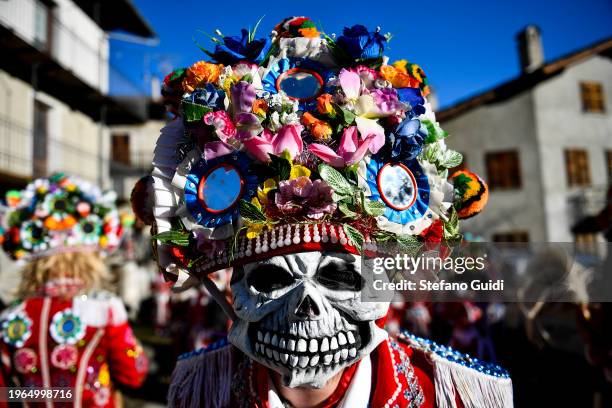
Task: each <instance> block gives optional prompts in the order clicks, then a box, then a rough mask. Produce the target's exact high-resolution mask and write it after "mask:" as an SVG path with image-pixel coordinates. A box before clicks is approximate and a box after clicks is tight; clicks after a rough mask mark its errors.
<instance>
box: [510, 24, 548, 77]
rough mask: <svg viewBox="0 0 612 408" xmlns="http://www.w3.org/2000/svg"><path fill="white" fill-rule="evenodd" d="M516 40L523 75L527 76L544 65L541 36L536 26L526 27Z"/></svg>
mask: <svg viewBox="0 0 612 408" xmlns="http://www.w3.org/2000/svg"><path fill="white" fill-rule="evenodd" d="M516 40H517V42H518V50H519V57H520V58H521V71H522V72H523V73H525V74H528V73H530V72H533V71H535V70H537V69H538V68H540V67H541V66H542V65H544V49H543V48H542V36H541V35H540V28H539V27H538V26H536V25H528V26H527V27H525V29H524V30H523V31H521V32H520V33H518V35H517V36H516Z"/></svg>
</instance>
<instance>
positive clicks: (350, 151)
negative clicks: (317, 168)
mask: <svg viewBox="0 0 612 408" xmlns="http://www.w3.org/2000/svg"><path fill="white" fill-rule="evenodd" d="M357 133H358V130H357V127H356V126H351V127H349V128H346V129H344V132H343V133H342V138H341V139H340V146H339V147H338V151H337V152H334V151H333V150H332V149H331V148H330V147H329V146H326V145H324V144H319V143H312V144H311V145H309V146H308V149H309V150H310V152H311V153H313V154H314V155H315V156H317V157H318V158H320V159H321V160H323V161H324V162H325V163H327V164H329V165H330V166H333V167H338V168H342V167H346V166H350V165H351V164H354V163H357V162H358V161H360V160H361V159H362V158H363V156H365V154H366V153H367V151H368V149H370V146H371V144H372V142H373V141H374V139H375V138H376V136H374V135H370V136H368V137H366V138H365V139H364V140H359V137H358V136H357Z"/></svg>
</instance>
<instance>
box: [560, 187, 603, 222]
mask: <svg viewBox="0 0 612 408" xmlns="http://www.w3.org/2000/svg"><path fill="white" fill-rule="evenodd" d="M607 191H608V186H595V187H589V188H583V189H581V190H579V191H577V192H575V193H573V194H572V195H570V196H569V198H568V200H569V208H570V212H571V214H570V215H571V217H572V220H573V222H578V221H580V220H582V219H583V218H585V217H589V216H594V215H597V214H599V213H600V212H601V211H602V210H603V209H604V207H605V206H606V204H607Z"/></svg>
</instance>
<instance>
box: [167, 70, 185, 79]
mask: <svg viewBox="0 0 612 408" xmlns="http://www.w3.org/2000/svg"><path fill="white" fill-rule="evenodd" d="M184 73H185V68H179V69H175V70H174V71H172V74H170V81H174V80H176V79H179V78H180V77H181V76H183V74H184Z"/></svg>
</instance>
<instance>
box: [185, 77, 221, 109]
mask: <svg viewBox="0 0 612 408" xmlns="http://www.w3.org/2000/svg"><path fill="white" fill-rule="evenodd" d="M190 99H191V102H193V103H196V104H198V105H202V106H206V107H207V108H211V109H212V110H225V105H224V103H223V100H224V99H225V91H223V90H222V89H217V88H216V87H215V86H214V85H213V84H210V83H207V84H206V86H205V87H204V88H203V89H202V88H198V89H196V90H194V91H193V92H192V93H191V95H190Z"/></svg>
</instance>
